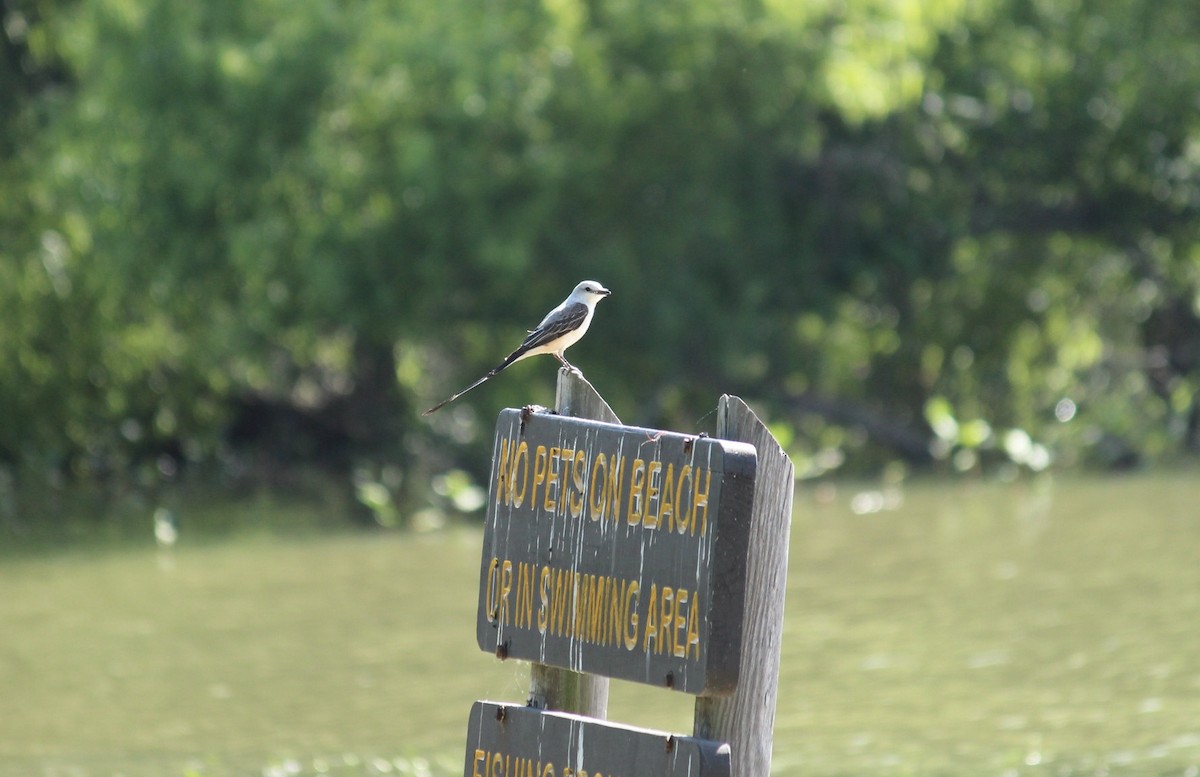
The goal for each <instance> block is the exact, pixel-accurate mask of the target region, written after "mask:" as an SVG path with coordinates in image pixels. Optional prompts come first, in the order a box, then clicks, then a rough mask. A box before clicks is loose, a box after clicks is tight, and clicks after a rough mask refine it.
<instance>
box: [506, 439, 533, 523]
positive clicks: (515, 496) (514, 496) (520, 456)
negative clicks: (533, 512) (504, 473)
mask: <svg viewBox="0 0 1200 777" xmlns="http://www.w3.org/2000/svg"><path fill="white" fill-rule="evenodd" d="M518 465H524V466H522V467H521V472H522V473H523V474H522V475H521V477H519V478H518V477H517V466H518ZM517 483H520V484H521V490H520V492H517V493H514V492H513V489H514V488H516V484H517ZM528 487H529V443H527V442H525V441H524V440H521V444H520V445H518V446H517V455H516V456H515V457H514V458H513V464H512V476H511V477H510V478H509V485H508V490H509V494H510V495H511V499H510V500H509V501H510V502H511V504H512V506H513V507H520V506H521V505H523V504H525V490H526V489H527V488H528Z"/></svg>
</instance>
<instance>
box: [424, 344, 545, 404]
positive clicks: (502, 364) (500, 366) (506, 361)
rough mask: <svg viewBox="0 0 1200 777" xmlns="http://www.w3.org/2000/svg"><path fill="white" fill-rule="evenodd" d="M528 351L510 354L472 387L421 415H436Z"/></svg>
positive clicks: (452, 395) (518, 350)
mask: <svg viewBox="0 0 1200 777" xmlns="http://www.w3.org/2000/svg"><path fill="white" fill-rule="evenodd" d="M527 350H529V349H528V348H525V347H523V346H522V347H521V348H518V349H517V350H515V351H513V352H512V353H510V354H509V355H508V356H506V357H505V359H504V361H502V362H500V363H499V364H497V365H496V366H495V367H493V368H492V369H490V370H488V373H487V374H486V375H484V376H483V377H482V378H480V379H479V380H477V381H475V382H474V383H472V384H471V385H470V386H467V387H466V388H465V389H463V390H462V391H460V392H458V393H457V394H451V395H450V396H448V397H446V398H445V399H443V400H442V401H441V402H438V403H437V404H436V405H434V406H433V407H431V408H429V409H428V410H426V411H425V412H424V413H421V415H431V414H433V413H436V412H437V411H439V410H441V409H442V408H443V407H445V406H446V405H448V404H450V403H451V402H453V401H454V400H456V399H458V398H459V397H461V396H462V395H463V394H466V393H467V392H468V391H470V390H471V389H473V388H475V387H476V386H478V385H479V384H480V383H483V382H484V381H486V380H487V379H488V378H492V377H495V375H496V373H498V372H500V370H502V369H504V368H505V367H507V366H508V365H510V364H512V363H513V362H515V361H517V360H518V359H519V358H521V356H522V354H524V353H525V351H527Z"/></svg>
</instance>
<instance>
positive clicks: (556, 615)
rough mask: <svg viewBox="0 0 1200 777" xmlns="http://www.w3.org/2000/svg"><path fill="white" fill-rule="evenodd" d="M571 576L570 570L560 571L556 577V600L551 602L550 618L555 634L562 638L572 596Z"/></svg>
mask: <svg viewBox="0 0 1200 777" xmlns="http://www.w3.org/2000/svg"><path fill="white" fill-rule="evenodd" d="M571 575H572V573H571V571H570V570H568V569H560V570H558V572H557V574H555V575H554V600H553V601H552V602H551V607H550V618H551V623H552V624H553V626H554V628H553V633H554V634H556V635H558V636H562V634H563V627H564V625H565V624H564V619H565V618H566V614H567V603H568V598H569V597H570V595H571Z"/></svg>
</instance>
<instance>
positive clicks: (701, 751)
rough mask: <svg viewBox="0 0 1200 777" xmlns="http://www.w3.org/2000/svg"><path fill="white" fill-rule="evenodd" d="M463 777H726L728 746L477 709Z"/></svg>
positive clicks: (551, 716)
mask: <svg viewBox="0 0 1200 777" xmlns="http://www.w3.org/2000/svg"><path fill="white" fill-rule="evenodd" d="M463 774H464V775H466V777H635V776H638V777H640V776H643V775H654V776H655V777H729V775H730V752H729V746H728V745H722V744H721V743H719V742H712V741H709V740H706V739H696V738H694V737H683V736H674V735H671V734H666V733H663V732H659V731H651V730H649V729H641V728H633V727H631V726H619V725H616V724H613V723H606V722H603V721H599V720H595V719H593V718H587V717H583V716H581V715H571V714H569V713H565V712H543V711H541V710H536V709H533V708H531V707H520V706H511V705H503V704H496V703H493V702H487V701H477V702H475V705H474V706H473V707H472V708H471V719H470V722H469V723H468V724H467V759H466V769H465V770H464V771H463Z"/></svg>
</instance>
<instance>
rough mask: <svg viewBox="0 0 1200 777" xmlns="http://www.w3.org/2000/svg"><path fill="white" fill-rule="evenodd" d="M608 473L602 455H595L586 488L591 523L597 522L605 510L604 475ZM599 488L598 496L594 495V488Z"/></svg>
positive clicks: (605, 461)
mask: <svg viewBox="0 0 1200 777" xmlns="http://www.w3.org/2000/svg"><path fill="white" fill-rule="evenodd" d="M607 472H608V460H607V459H605V458H604V454H603V453H597V454H596V460H595V461H593V462H592V483H591V485H590V486H589V487H588V512H589V514H590V515H591V517H592V520H593V521H598V520H600V519H601V518H603V517H604V508H605V501H604V500H605V495H606V494H607V491H605V488H604V484H605V482H606V479H605V477H604V476H605V474H606V473H607ZM597 486H599V487H600V494H599V496H597V495H596V487H597Z"/></svg>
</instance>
